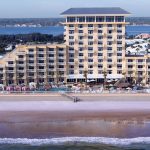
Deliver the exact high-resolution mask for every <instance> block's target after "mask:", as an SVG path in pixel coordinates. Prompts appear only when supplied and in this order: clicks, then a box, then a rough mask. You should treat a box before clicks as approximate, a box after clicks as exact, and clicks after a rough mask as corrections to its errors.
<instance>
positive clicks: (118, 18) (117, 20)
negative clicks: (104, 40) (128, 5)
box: [115, 16, 125, 22]
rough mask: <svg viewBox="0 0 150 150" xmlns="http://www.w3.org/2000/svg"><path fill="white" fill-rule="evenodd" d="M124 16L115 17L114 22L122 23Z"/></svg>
mask: <svg viewBox="0 0 150 150" xmlns="http://www.w3.org/2000/svg"><path fill="white" fill-rule="evenodd" d="M124 18H125V17H124V16H116V17H115V20H116V22H124Z"/></svg>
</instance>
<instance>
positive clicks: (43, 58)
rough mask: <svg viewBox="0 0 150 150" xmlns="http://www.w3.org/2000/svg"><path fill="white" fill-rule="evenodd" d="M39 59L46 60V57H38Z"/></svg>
mask: <svg viewBox="0 0 150 150" xmlns="http://www.w3.org/2000/svg"><path fill="white" fill-rule="evenodd" d="M37 59H38V60H45V57H37Z"/></svg>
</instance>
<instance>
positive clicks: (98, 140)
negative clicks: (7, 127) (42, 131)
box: [0, 137, 150, 146]
mask: <svg viewBox="0 0 150 150" xmlns="http://www.w3.org/2000/svg"><path fill="white" fill-rule="evenodd" d="M68 143H91V144H109V145H114V146H115V145H120V146H126V145H131V144H150V137H138V138H130V139H129V138H126V139H124V138H122V139H121V138H106V137H62V138H50V139H27V138H16V139H13V138H0V144H25V145H37V146H38V145H39V146H40V145H49V144H51V145H61V144H68Z"/></svg>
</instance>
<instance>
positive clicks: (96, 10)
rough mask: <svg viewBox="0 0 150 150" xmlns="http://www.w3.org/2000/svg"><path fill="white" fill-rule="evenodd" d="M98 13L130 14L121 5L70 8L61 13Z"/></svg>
mask: <svg viewBox="0 0 150 150" xmlns="http://www.w3.org/2000/svg"><path fill="white" fill-rule="evenodd" d="M83 14H84V15H89V14H91V15H96V14H103V15H104V14H124V15H128V14H130V13H129V12H127V11H126V10H124V9H122V8H120V7H101V8H70V9H68V10H66V11H64V12H63V13H61V15H83Z"/></svg>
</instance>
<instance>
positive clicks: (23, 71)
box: [17, 70, 26, 73]
mask: <svg viewBox="0 0 150 150" xmlns="http://www.w3.org/2000/svg"><path fill="white" fill-rule="evenodd" d="M17 72H18V73H25V72H26V71H25V70H17Z"/></svg>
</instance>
